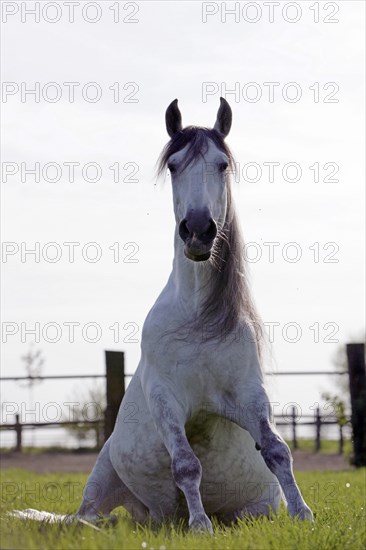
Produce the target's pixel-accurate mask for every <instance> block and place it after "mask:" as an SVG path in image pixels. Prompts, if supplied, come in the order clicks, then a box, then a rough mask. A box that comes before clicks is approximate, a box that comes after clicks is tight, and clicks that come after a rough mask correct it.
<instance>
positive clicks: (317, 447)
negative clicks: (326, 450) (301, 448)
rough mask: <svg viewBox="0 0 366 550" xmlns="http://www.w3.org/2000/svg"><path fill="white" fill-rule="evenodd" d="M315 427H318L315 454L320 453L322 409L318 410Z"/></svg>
mask: <svg viewBox="0 0 366 550" xmlns="http://www.w3.org/2000/svg"><path fill="white" fill-rule="evenodd" d="M315 425H316V439H315V452H316V453H317V452H319V451H320V430H321V426H322V419H321V417H320V408H319V407H317V408H316V419H315Z"/></svg>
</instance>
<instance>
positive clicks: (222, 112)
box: [214, 97, 233, 138]
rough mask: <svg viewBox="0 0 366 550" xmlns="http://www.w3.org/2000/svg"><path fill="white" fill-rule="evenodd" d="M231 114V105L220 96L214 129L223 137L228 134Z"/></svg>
mask: <svg viewBox="0 0 366 550" xmlns="http://www.w3.org/2000/svg"><path fill="white" fill-rule="evenodd" d="M232 119H233V114H232V111H231V107H230V105H229V104H228V102H227V101H226V99H224V98H223V97H220V107H219V110H218V111H217V118H216V122H215V126H214V130H217V131H218V132H219V133H220V134H221V135H222V136H223V137H224V138H226V136H227V135H228V133H229V132H230V128H231V122H232Z"/></svg>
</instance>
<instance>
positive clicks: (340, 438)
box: [338, 424, 344, 455]
mask: <svg viewBox="0 0 366 550" xmlns="http://www.w3.org/2000/svg"><path fill="white" fill-rule="evenodd" d="M343 448H344V438H343V425H342V424H339V447H338V454H339V455H343Z"/></svg>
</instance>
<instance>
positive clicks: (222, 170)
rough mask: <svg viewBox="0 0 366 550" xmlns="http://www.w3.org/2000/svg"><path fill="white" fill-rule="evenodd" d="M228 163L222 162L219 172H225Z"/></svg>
mask: <svg viewBox="0 0 366 550" xmlns="http://www.w3.org/2000/svg"><path fill="white" fill-rule="evenodd" d="M228 166H229V165H228V163H227V162H221V163H220V164H219V172H225V170H226V168H227V167H228Z"/></svg>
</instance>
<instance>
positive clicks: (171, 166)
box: [168, 162, 176, 174]
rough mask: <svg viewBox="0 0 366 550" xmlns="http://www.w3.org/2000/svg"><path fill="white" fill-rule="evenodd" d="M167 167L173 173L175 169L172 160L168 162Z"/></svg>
mask: <svg viewBox="0 0 366 550" xmlns="http://www.w3.org/2000/svg"><path fill="white" fill-rule="evenodd" d="M168 168H169V171H170V173H171V174H174V172H175V171H176V166H175V164H173V163H172V162H169V164H168Z"/></svg>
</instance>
